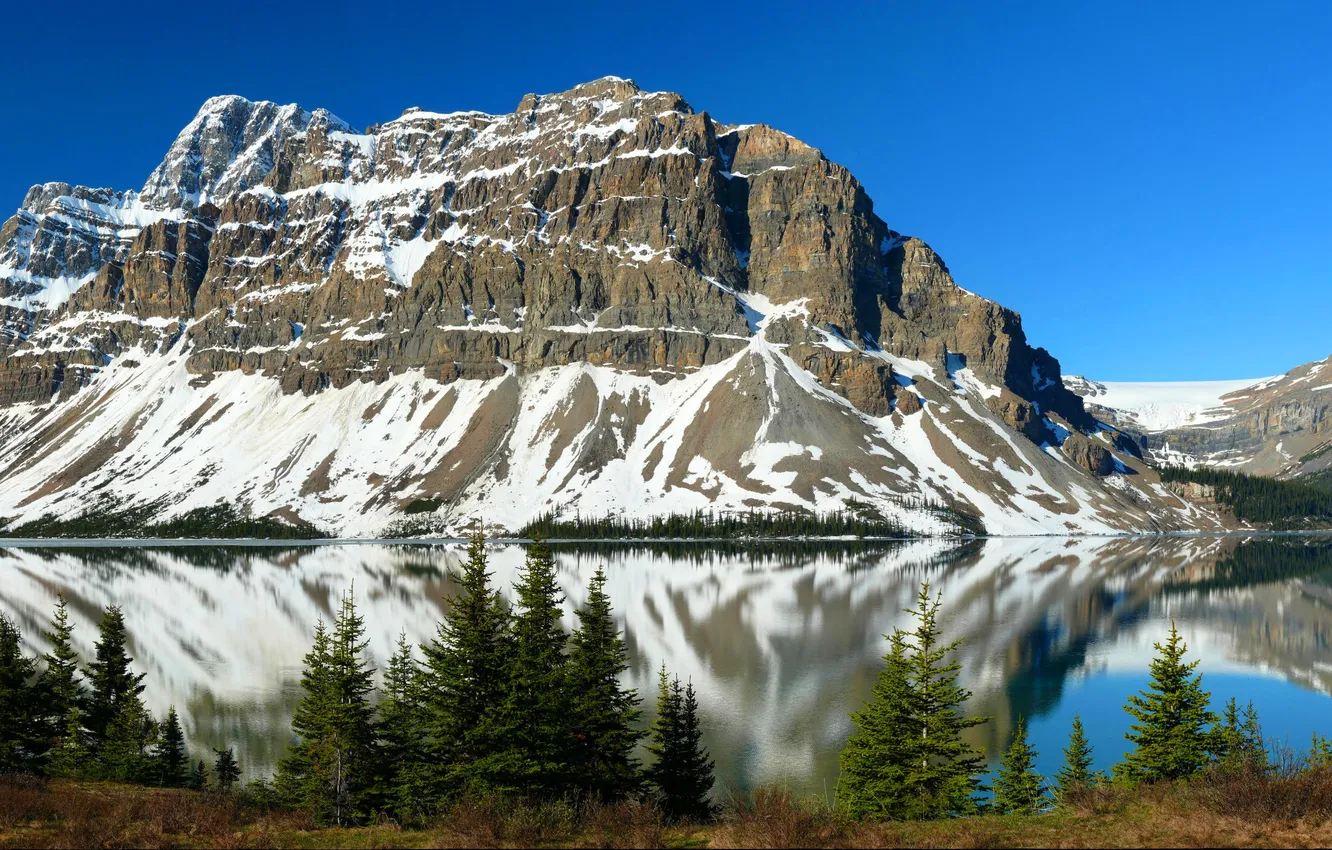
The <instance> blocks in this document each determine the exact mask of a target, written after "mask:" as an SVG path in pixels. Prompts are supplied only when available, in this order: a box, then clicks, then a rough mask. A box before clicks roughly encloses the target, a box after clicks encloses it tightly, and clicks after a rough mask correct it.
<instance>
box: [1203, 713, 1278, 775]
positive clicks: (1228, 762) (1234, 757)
mask: <svg viewBox="0 0 1332 850" xmlns="http://www.w3.org/2000/svg"><path fill="white" fill-rule="evenodd" d="M1210 746H1211V749H1212V752H1213V754H1214V755H1215V757H1216V760H1217V763H1218V764H1220V765H1221V766H1222V767H1224V768H1227V769H1232V770H1234V769H1249V770H1254V769H1256V770H1266V768H1267V745H1266V744H1265V743H1264V742H1263V733H1262V728H1261V726H1260V725H1259V723H1258V712H1257V711H1256V710H1255V709H1254V707H1253V703H1252V702H1250V703H1249V704H1248V705H1247V706H1246V707H1245V708H1244V710H1243V711H1241V710H1240V708H1239V704H1238V703H1237V702H1236V700H1235V698H1234V697H1231V698H1230V699H1229V700H1228V701H1227V702H1226V707H1225V709H1224V710H1223V711H1222V713H1221V721H1220V722H1219V723H1217V724H1216V725H1215V726H1213V727H1212V742H1211V745H1210Z"/></svg>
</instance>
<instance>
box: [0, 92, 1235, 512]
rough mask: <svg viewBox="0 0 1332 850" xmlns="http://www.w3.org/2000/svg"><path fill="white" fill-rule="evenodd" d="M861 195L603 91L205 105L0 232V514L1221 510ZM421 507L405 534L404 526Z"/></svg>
mask: <svg viewBox="0 0 1332 850" xmlns="http://www.w3.org/2000/svg"><path fill="white" fill-rule="evenodd" d="M1136 451H1137V448H1136V445H1133V444H1132V443H1131V442H1129V441H1126V440H1122V439H1118V440H1117V439H1116V435H1114V434H1113V433H1111V432H1108V431H1106V430H1104V429H1102V428H1101V427H1100V426H1099V425H1098V424H1097V423H1096V421H1095V420H1094V419H1093V418H1092V417H1091V416H1089V415H1088V414H1087V412H1086V411H1085V410H1084V408H1083V404H1082V401H1081V399H1080V398H1079V397H1078V396H1077V395H1075V394H1074V393H1072V392H1070V391H1069V390H1067V389H1066V388H1065V386H1064V384H1063V382H1062V379H1061V376H1060V372H1059V364H1058V362H1057V361H1056V360H1055V359H1054V358H1053V357H1051V356H1050V355H1049V354H1048V353H1047V352H1045V351H1044V350H1043V349H1039V348H1033V347H1031V346H1030V345H1029V344H1028V343H1027V340H1026V337H1025V335H1024V334H1023V331H1022V326H1021V322H1020V319H1019V317H1018V316H1017V314H1015V313H1014V312H1012V311H1011V310H1008V309H1005V308H1004V307H1001V306H1000V305H998V304H995V303H994V302H992V301H989V300H986V299H984V298H982V297H979V296H977V295H974V294H972V293H970V292H967V291H966V290H963V289H961V288H960V287H958V286H957V285H956V284H955V283H954V282H953V279H952V277H951V276H950V275H949V273H948V270H947V267H946V266H945V265H944V263H943V261H942V260H941V259H940V258H939V257H938V256H937V255H936V254H935V253H934V252H933V251H932V250H931V249H930V248H929V246H927V245H926V244H925V243H924V242H922V241H920V240H918V239H915V238H910V237H906V236H903V235H901V234H899V233H897V232H895V231H893V230H892V229H890V228H889V227H888V226H887V224H885V222H884V221H883V220H882V219H880V218H879V217H878V216H877V215H875V213H874V208H873V205H872V203H871V202H870V199H869V198H868V196H867V195H866V194H865V191H864V189H863V188H862V187H861V186H860V184H859V183H858V182H857V181H856V180H855V178H854V177H853V176H852V175H851V174H850V173H849V172H848V171H847V170H846V169H845V168H842V167H841V166H839V165H837V164H835V163H833V162H830V161H829V160H828V159H827V158H825V157H824V156H823V155H822V154H821V153H820V152H819V151H818V150H816V149H815V148H812V147H809V146H808V145H806V144H804V143H802V142H800V141H799V140H797V139H794V138H792V137H790V136H788V135H786V134H784V133H781V132H779V131H777V130H774V129H772V128H770V127H767V126H765V125H744V126H732V125H726V124H721V123H719V122H717V121H715V120H714V119H713V118H712V117H711V116H709V115H708V114H707V113H706V112H695V111H694V110H693V109H692V108H691V107H690V106H689V105H688V104H687V103H685V101H684V100H683V99H682V98H681V97H680V96H679V95H676V94H670V93H665V92H644V91H641V90H640V89H639V88H638V87H637V86H635V85H634V84H633V83H632V82H629V81H626V80H620V79H617V78H605V79H602V80H597V81H594V82H591V83H587V84H584V85H581V86H578V87H576V88H574V89H572V90H570V91H567V92H563V93H559V94H552V95H541V96H538V95H527V96H526V97H524V98H522V100H521V102H520V103H519V104H518V106H517V108H516V110H515V111H514V112H512V113H510V114H507V115H488V114H483V113H480V112H455V113H449V114H439V113H433V112H425V111H422V110H420V109H409V110H407V111H406V112H405V113H403V115H402V116H401V117H399V118H397V119H395V120H393V121H389V122H386V123H384V124H382V125H375V126H372V127H369V128H367V129H366V130H365V132H357V131H355V130H354V129H353V128H351V127H350V126H348V125H347V124H346V123H344V122H343V121H341V120H340V119H338V118H336V117H335V116H333V115H331V114H329V113H328V112H326V111H323V110H315V111H313V112H307V111H305V110H303V109H301V108H299V107H297V106H276V105H274V104H271V103H265V102H259V103H252V102H250V101H247V100H244V99H242V98H239V97H219V98H213V99H211V100H209V101H208V102H206V103H205V104H204V106H203V108H202V109H201V110H200V112H199V114H198V115H197V116H196V118H195V119H194V120H193V121H192V122H190V124H189V125H188V126H187V127H186V128H185V129H184V130H183V131H182V132H181V133H180V135H179V137H178V138H177V139H176V140H175V142H174V143H173V144H172V145H171V147H170V149H169V150H168V152H167V155H166V157H165V159H164V160H163V161H162V163H161V164H160V165H159V166H158V167H157V168H156V169H155V170H154V171H153V173H152V174H151V175H150V176H149V178H148V180H147V182H146V183H145V184H144V187H143V189H142V190H141V191H139V192H133V191H112V190H109V189H89V188H86V187H80V186H70V185H67V184H62V183H47V184H44V185H40V186H35V187H33V188H32V189H31V190H30V191H29V192H28V195H27V197H26V198H25V199H24V200H23V204H22V206H21V208H20V209H19V211H18V212H17V214H15V215H14V216H13V217H12V218H10V219H9V220H8V221H7V222H6V223H5V224H4V225H3V228H0V479H3V480H4V482H5V486H4V487H3V488H2V489H0V519H3V520H6V521H8V522H9V523H11V524H17V523H19V522H22V521H25V520H28V519H32V518H34V517H37V516H41V515H44V514H55V515H58V516H70V515H75V514H78V513H79V512H81V511H86V510H88V509H89V506H90V505H94V504H97V502H98V500H101V499H107V498H114V499H116V500H119V502H121V503H122V504H124V503H129V504H142V503H145V502H159V503H160V504H161V511H162V512H163V513H165V514H167V515H175V514H179V513H181V512H184V511H187V510H189V509H191V508H195V507H200V506H204V505H211V504H214V503H216V502H218V501H219V500H227V501H230V502H233V503H236V504H239V505H242V506H244V507H245V508H246V509H248V510H250V511H252V512H254V513H255V514H260V515H274V516H278V517H283V518H287V519H292V520H294V519H296V518H297V517H299V518H302V519H305V520H308V521H312V522H315V523H318V524H320V525H322V526H323V527H325V528H329V529H332V530H334V531H336V532H338V533H340V534H344V535H353V536H362V535H372V534H376V533H379V532H382V531H383V530H384V529H385V528H386V527H388V526H390V525H391V524H392V523H394V522H395V521H396V520H398V519H400V518H401V517H402V516H403V513H404V511H405V509H406V508H407V507H408V506H412V507H413V510H414V511H420V510H423V509H430V510H431V511H432V512H431V513H430V514H429V517H430V519H431V521H432V522H433V523H434V525H435V527H436V528H439V529H441V530H443V529H458V528H461V527H464V526H468V525H470V524H471V523H472V522H473V521H474V520H475V519H477V518H481V519H483V520H484V521H485V522H487V523H488V524H489V525H490V526H491V527H492V528H494V529H501V528H503V529H508V530H513V529H516V528H518V527H520V526H521V525H522V524H523V523H525V522H526V521H528V520H530V519H532V518H533V517H535V516H536V515H538V514H541V513H543V512H547V511H551V510H558V511H562V512H564V513H566V514H572V513H575V512H576V513H580V514H581V515H583V516H601V515H605V514H623V515H627V516H649V515H656V514H665V513H672V512H684V511H693V510H696V509H709V508H710V509H714V510H748V509H751V508H752V509H758V510H792V509H794V510H808V511H826V510H831V509H835V508H838V507H840V506H843V505H846V504H857V505H868V506H870V507H872V508H874V509H876V510H877V511H878V512H879V513H880V514H882V515H883V516H885V517H887V518H889V519H891V520H894V521H900V522H902V523H905V524H907V525H909V526H911V527H914V528H916V529H918V530H921V531H925V532H931V531H935V532H938V531H944V530H946V524H945V523H943V522H941V520H940V519H939V518H938V516H937V515H936V514H934V513H932V512H930V511H928V510H925V509H922V508H921V507H920V505H919V504H918V501H917V500H918V499H919V498H920V497H924V498H927V499H929V500H931V501H932V502H935V503H941V504H946V505H949V506H951V507H953V508H954V509H956V510H959V511H963V512H966V513H970V514H973V515H975V516H978V517H980V518H981V519H982V520H983V522H984V523H985V525H986V527H987V528H988V529H989V530H990V531H992V532H995V533H1025V532H1066V531H1070V530H1073V531H1107V530H1147V529H1159V528H1194V527H1216V525H1217V523H1218V522H1219V520H1218V519H1217V518H1216V517H1215V516H1213V515H1211V514H1210V513H1208V512H1207V511H1206V510H1199V509H1197V508H1195V507H1192V506H1190V505H1187V504H1185V503H1183V502H1182V501H1180V500H1179V499H1178V498H1176V497H1174V496H1172V495H1170V494H1169V493H1167V492H1166V491H1165V490H1163V489H1162V488H1161V487H1160V486H1159V483H1158V482H1157V481H1156V480H1155V477H1154V476H1153V475H1152V473H1151V472H1150V470H1148V469H1147V468H1146V467H1145V466H1143V464H1142V463H1141V462H1140V461H1139V459H1138V458H1137V457H1135V453H1136ZM418 516H419V514H418Z"/></svg>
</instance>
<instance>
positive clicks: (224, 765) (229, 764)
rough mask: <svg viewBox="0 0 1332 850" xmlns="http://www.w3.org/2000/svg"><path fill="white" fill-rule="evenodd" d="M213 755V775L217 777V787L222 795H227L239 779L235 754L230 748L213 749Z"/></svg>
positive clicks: (238, 766) (238, 767) (238, 768)
mask: <svg viewBox="0 0 1332 850" xmlns="http://www.w3.org/2000/svg"><path fill="white" fill-rule="evenodd" d="M213 755H214V756H216V757H217V758H216V760H215V761H214V762H213V775H214V776H216V777H217V787H218V789H219V790H221V791H222V792H223V793H229V792H230V791H231V786H232V785H235V784H236V781H237V780H239V779H240V765H239V764H237V763H236V752H235V750H233V749H231V748H230V747H228V748H227V749H225V750H219V749H216V748H215V749H214V750H213ZM200 764H203V762H200Z"/></svg>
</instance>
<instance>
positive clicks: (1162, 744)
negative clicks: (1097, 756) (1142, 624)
mask: <svg viewBox="0 0 1332 850" xmlns="http://www.w3.org/2000/svg"><path fill="white" fill-rule="evenodd" d="M1156 651H1157V656H1156V658H1154V659H1153V660H1152V664H1151V682H1150V683H1149V684H1148V690H1146V691H1142V692H1141V693H1139V694H1135V695H1133V696H1130V697H1129V699H1128V704H1126V705H1125V706H1124V710H1125V711H1127V712H1128V713H1129V714H1130V715H1132V716H1133V718H1134V719H1135V720H1136V721H1137V722H1136V723H1133V724H1132V725H1131V726H1130V731H1129V732H1127V733H1125V737H1126V738H1128V740H1129V741H1131V742H1133V744H1134V749H1133V750H1132V751H1131V752H1129V753H1128V754H1127V755H1126V756H1125V757H1124V761H1123V762H1121V763H1120V764H1117V765H1115V768H1114V775H1115V778H1116V779H1118V780H1121V781H1126V782H1155V781H1159V780H1175V779H1185V778H1187V777H1190V776H1193V775H1194V774H1196V773H1198V772H1199V771H1200V770H1202V769H1203V768H1204V767H1205V766H1206V765H1207V764H1208V762H1209V761H1210V756H1209V750H1210V748H1211V747H1213V746H1215V743H1214V739H1213V737H1212V735H1211V734H1210V733H1209V730H1208V728H1207V727H1208V726H1209V725H1211V724H1213V723H1215V722H1216V720H1217V717H1216V715H1215V714H1214V713H1212V712H1211V711H1209V710H1208V708H1207V704H1208V702H1209V701H1210V700H1211V694H1209V693H1208V692H1207V691H1204V690H1203V689H1202V676H1201V675H1197V676H1195V675H1194V670H1195V669H1196V668H1197V666H1198V662H1197V661H1193V662H1187V663H1186V662H1185V661H1184V654H1185V653H1186V652H1187V651H1188V647H1187V646H1186V645H1185V643H1184V639H1183V638H1182V637H1180V634H1179V631H1178V630H1177V629H1176V628H1175V624H1174V622H1173V621H1172V622H1171V623H1170V636H1169V638H1167V639H1166V642H1165V644H1164V645H1163V644H1160V643H1157V644H1156Z"/></svg>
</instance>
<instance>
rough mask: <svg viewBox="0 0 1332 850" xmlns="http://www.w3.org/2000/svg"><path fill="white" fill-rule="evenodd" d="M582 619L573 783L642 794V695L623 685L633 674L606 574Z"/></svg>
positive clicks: (603, 796) (574, 655) (606, 796)
mask: <svg viewBox="0 0 1332 850" xmlns="http://www.w3.org/2000/svg"><path fill="white" fill-rule="evenodd" d="M578 620H579V626H578V629H577V630H575V631H574V634H573V638H572V639H571V640H570V647H571V648H570V653H569V689H570V693H571V694H572V697H573V715H572V716H573V724H572V726H573V742H574V750H573V755H572V780H573V783H574V785H575V787H577V788H578V789H579V792H580V793H581V794H584V795H586V796H589V797H592V798H596V799H600V800H618V799H622V798H624V797H628V796H631V795H633V794H634V793H635V792H636V791H637V789H638V785H639V782H640V779H639V765H638V760H637V759H636V758H635V757H634V749H635V748H636V747H637V746H638V742H639V741H641V740H642V739H643V737H644V734H645V733H644V732H641V731H639V730H638V729H636V728H634V727H635V725H636V724H637V722H638V719H639V717H641V716H642V714H643V712H642V711H641V710H640V709H639V708H638V705H639V702H640V700H639V698H638V694H637V693H636V692H635V691H634V690H632V689H628V688H624V687H621V685H620V675H621V674H623V673H624V671H625V670H627V669H629V661H628V651H627V650H626V648H625V644H624V638H623V636H622V635H621V633H620V631H619V629H618V628H616V626H615V620H614V618H613V617H612V615H611V604H610V597H609V596H608V595H607V594H606V572H605V570H603V569H598V570H597V571H596V573H595V574H594V575H593V576H592V583H591V585H590V586H589V588H588V595H587V604H586V605H585V606H584V607H583V608H581V609H579V611H578Z"/></svg>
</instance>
